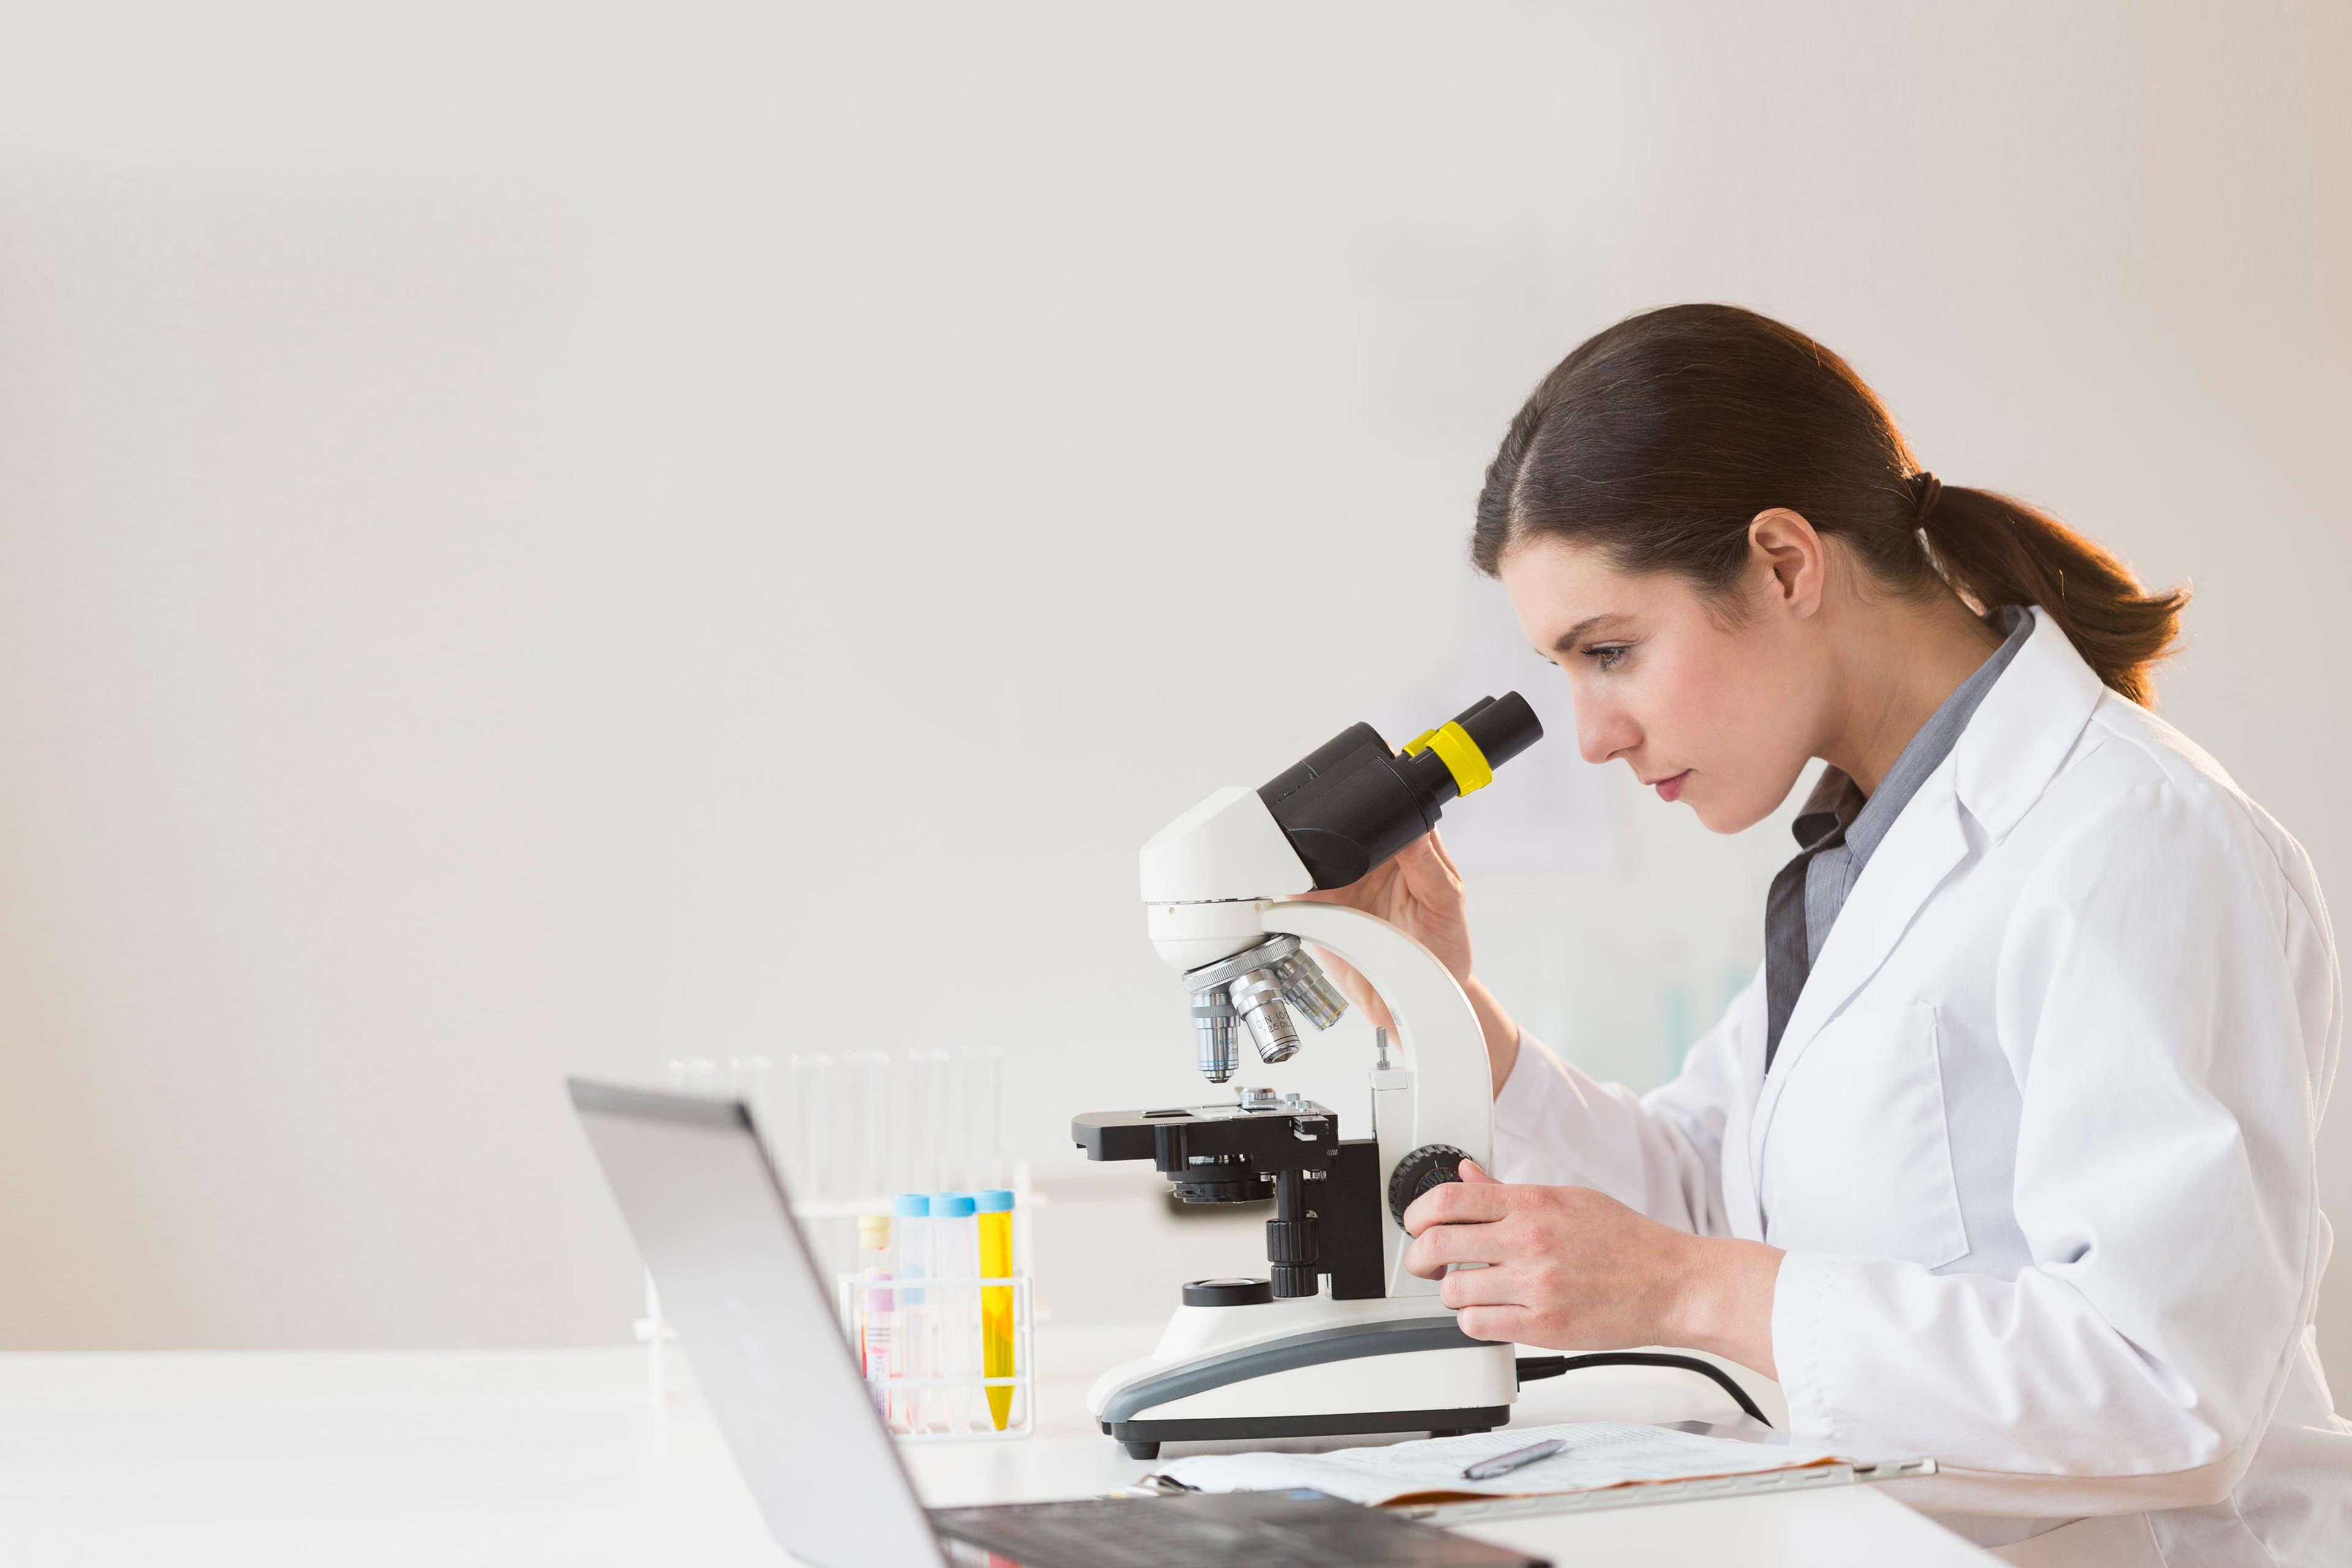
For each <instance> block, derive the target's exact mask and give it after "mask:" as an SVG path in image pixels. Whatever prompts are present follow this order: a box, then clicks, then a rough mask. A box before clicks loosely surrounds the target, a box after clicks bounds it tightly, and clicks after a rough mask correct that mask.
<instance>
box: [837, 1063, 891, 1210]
mask: <svg viewBox="0 0 2352 1568" xmlns="http://www.w3.org/2000/svg"><path fill="white" fill-rule="evenodd" d="M841 1062H842V1077H843V1079H844V1082H843V1085H842V1088H843V1090H844V1092H843V1095H842V1106H841V1110H842V1113H843V1114H842V1117H841V1120H840V1131H842V1132H843V1133H844V1134H845V1136H844V1137H843V1140H842V1145H841V1146H840V1147H838V1148H836V1149H835V1163H837V1164H838V1165H839V1166H840V1168H841V1173H842V1180H843V1181H844V1182H845V1184H847V1186H848V1192H847V1193H846V1194H845V1195H846V1196H848V1197H851V1198H854V1199H856V1201H857V1202H859V1203H865V1202H867V1201H869V1200H871V1199H875V1198H878V1197H880V1196H881V1195H883V1194H887V1193H888V1192H889V1190H890V1180H891V1170H890V1131H891V1127H890V1123H891V1121H892V1117H891V1110H892V1109H893V1108H892V1106H891V1103H890V1058H889V1055H888V1054H887V1052H883V1051H852V1052H850V1053H849V1054H848V1055H847V1056H845V1057H844V1058H841Z"/></svg>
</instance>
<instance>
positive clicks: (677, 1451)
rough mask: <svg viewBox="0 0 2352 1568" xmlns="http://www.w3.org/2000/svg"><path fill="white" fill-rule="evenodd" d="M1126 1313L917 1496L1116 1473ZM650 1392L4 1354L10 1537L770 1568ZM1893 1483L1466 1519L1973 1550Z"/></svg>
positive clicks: (1743, 1564) (47, 1559)
mask: <svg viewBox="0 0 2352 1568" xmlns="http://www.w3.org/2000/svg"><path fill="white" fill-rule="evenodd" d="M1136 1332H1137V1331H1128V1333H1127V1334H1126V1335H1125V1336H1124V1337H1122V1336H1121V1335H1119V1334H1118V1333H1115V1332H1106V1333H1092V1334H1081V1333H1078V1332H1076V1331H1063V1332H1061V1333H1059V1334H1056V1333H1055V1331H1054V1330H1052V1329H1050V1328H1041V1329H1040V1331H1039V1359H1040V1364H1041V1366H1042V1367H1043V1368H1045V1371H1046V1372H1047V1373H1055V1372H1057V1371H1058V1372H1059V1373H1060V1375H1049V1376H1046V1377H1045V1378H1043V1379H1042V1380H1041V1384H1040V1391H1039V1411H1040V1420H1039V1423H1038V1431H1037V1433H1036V1435H1035V1436H1033V1437H1031V1438H1029V1439H1026V1440H1024V1441H1020V1442H1013V1443H992V1444H954V1445H949V1444H937V1445H923V1446H908V1447H904V1448H903V1449H902V1451H903V1452H904V1453H905V1454H906V1456H907V1458H908V1466H909V1468H910V1469H911V1470H912V1472H913V1474H914V1476H915V1478H916V1484H917V1486H918V1487H919V1489H920V1490H921V1492H922V1494H923V1498H924V1500H925V1501H927V1502H929V1503H932V1504H935V1505H945V1504H955V1503H968V1502H992V1501H1015V1500H1027V1499H1040V1498H1053V1497H1081V1496H1086V1495H1088V1494H1090V1493H1095V1492H1101V1491H1107V1490H1109V1489H1112V1488H1115V1487H1119V1486H1124V1485H1126V1484H1128V1483H1129V1482H1131V1481H1133V1480H1134V1479H1136V1478H1137V1477H1138V1476H1139V1474H1141V1473H1142V1472H1143V1471H1144V1470H1145V1469H1147V1468H1149V1467H1148V1466H1145V1465H1142V1464H1139V1463H1138V1462H1136V1461H1134V1460H1132V1459H1129V1458H1127V1457H1126V1456H1125V1455H1124V1454H1123V1453H1122V1452H1121V1451H1120V1450H1119V1448H1118V1446H1117V1445H1116V1444H1113V1443H1112V1442H1110V1441H1109V1440H1108V1438H1105V1437H1103V1436H1101V1435H1100V1434H1098V1433H1097V1432H1095V1431H1093V1430H1092V1429H1091V1428H1090V1427H1089V1426H1087V1422H1086V1415H1085V1410H1084V1406H1083V1403H1082V1402H1083V1396H1084V1394H1085V1389H1086V1384H1087V1381H1088V1378H1089V1377H1090V1376H1091V1374H1092V1372H1093V1371H1094V1369H1095V1365H1096V1364H1097V1363H1102V1364H1107V1363H1108V1361H1109V1360H1111V1359H1114V1358H1115V1357H1116V1356H1118V1355H1123V1354H1128V1353H1133V1352H1134V1351H1135V1348H1136V1347H1135V1345H1134V1344H1133V1343H1130V1342H1129V1340H1131V1339H1133V1338H1134V1337H1135V1334H1136ZM1142 1332H1143V1334H1144V1337H1145V1339H1146V1342H1148V1331H1142ZM648 1389H649V1380H648V1377H647V1365H646V1358H645V1352H642V1351H639V1350H636V1349H634V1348H629V1347H614V1348H611V1349H591V1350H549V1351H481V1352H474V1351H463V1352H362V1351H347V1352H259V1353H236V1354H226V1353H220V1354H205V1353H193V1354H168V1355H165V1354H123V1355H100V1354H54V1355H47V1354H45V1355H29V1354H18V1355H5V1356H0V1413H5V1414H0V1521H5V1525H0V1540H5V1544H6V1552H7V1556H8V1558H9V1559H10V1560H11V1561H14V1562H23V1563H52V1564H61V1565H62V1564H84V1563H89V1564H98V1563H104V1564H109V1565H113V1564H120V1563H140V1562H171V1563H237V1564H239V1565H241V1568H269V1565H272V1564H278V1563H287V1564H294V1563H300V1564H303V1565H305V1568H309V1565H310V1564H315V1563H339V1564H347V1565H352V1568H366V1565H372V1564H379V1563H380V1564H385V1565H387V1568H389V1565H392V1564H398V1565H399V1568H416V1565H417V1564H419V1563H433V1564H435V1565H436V1568H460V1565H466V1564H475V1563H480V1564H485V1565H487V1564H493V1563H495V1564H498V1565H499V1568H509V1565H512V1564H517V1563H566V1564H581V1565H583V1568H603V1565H607V1564H609V1565H612V1568H622V1565H629V1568H640V1565H646V1564H667V1563H679V1564H684V1563H694V1564H698V1565H709V1568H730V1565H733V1564H747V1565H748V1564H758V1565H760V1568H780V1565H781V1564H782V1563H784V1562H785V1561H786V1560H785V1558H784V1556H783V1553H782V1552H781V1551H780V1550H779V1549H778V1548H777V1547H776V1546H775V1545H774V1543H773V1542H772V1541H771V1540H770V1538H769V1536H768V1533H767V1531H766V1529H765V1527H764V1525H763V1524H762V1522H761V1519H760V1516H759V1513H758V1510H756V1509H755V1508H754V1506H753V1504H752V1501H751V1494H750V1493H749V1491H748V1490H747V1489H745V1487H744V1485H743V1482H742V1479H741V1478H740V1476H739V1475H738V1474H737V1473H736V1470H735V1468H734V1464H733V1462H732V1460H731V1459H730V1458H729V1456H728V1454H727V1451H726V1448H725V1447H724V1445H723V1444H722V1443H721V1442H720V1440H719V1433H718V1430H717V1428H716V1427H715V1426H713V1425H712V1423H711V1421H710V1417H709V1412H708V1411H707V1410H706V1409H705V1407H704V1406H703V1405H702V1404H701V1402H700V1401H699V1399H698V1398H696V1397H695V1396H694V1394H692V1391H691V1389H690V1388H688V1389H685V1390H681V1391H677V1392H674V1393H673V1394H672V1395H671V1396H670V1397H669V1398H668V1399H667V1401H666V1402H665V1403H664V1404H662V1405H655V1404H654V1403H653V1402H652V1400H651V1398H650V1396H649V1393H648ZM1726 1411H1727V1407H1726V1406H1725V1405H1722V1404H1721V1403H1720V1395H1719V1394H1714V1393H1713V1392H1712V1391H1711V1390H1710V1389H1709V1387H1708V1385H1706V1384H1703V1383H1701V1382H1699V1381H1698V1380H1696V1379H1691V1378H1685V1377H1683V1376H1682V1375H1681V1374H1677V1373H1648V1372H1641V1371H1635V1370H1632V1369H1628V1370H1626V1371H1623V1372H1618V1371H1614V1370H1612V1371H1608V1372H1592V1373H1579V1374H1575V1375H1574V1376H1571V1377H1569V1378H1561V1379H1556V1380H1553V1381H1551V1382H1549V1383H1542V1384H1532V1385H1530V1386H1529V1388H1528V1390H1527V1391H1526V1394H1525V1397H1524V1399H1523V1402H1522V1406H1521V1415H1520V1417H1519V1423H1520V1424H1525V1425H1534V1424H1538V1423H1541V1422H1545V1421H1563V1420H1579V1419H1591V1420H1601V1419H1645V1420H1684V1419H1691V1418H1700V1419H1720V1418H1724V1416H1725V1415H1726ZM1296 1446H1298V1447H1341V1446H1344V1444H1343V1443H1342V1442H1341V1441H1327V1442H1322V1443H1302V1444H1298V1445H1296ZM1172 1451H1175V1450H1171V1452H1172ZM1182 1451H1186V1452H1197V1451H1202V1450H1200V1449H1198V1448H1187V1449H1185V1450H1182ZM1892 1485H1894V1486H1899V1485H1901V1483H1900V1482H1896V1483H1892ZM1889 1490H1890V1489H1889V1487H1887V1486H1853V1487H1834V1488H1826V1489H1822V1490H1819V1491H1811V1492H1801V1493H1796V1494H1792V1495H1788V1496H1766V1497H1754V1498H1730V1499H1722V1500H1711V1501H1705V1502H1688V1503H1675V1504H1667V1505H1663V1506H1659V1507H1650V1508H1630V1509H1618V1510H1609V1511H1605V1512H1599V1513H1585V1514H1572V1515H1561V1516H1553V1517H1549V1518H1546V1517H1534V1518H1525V1519H1518V1520H1512V1521H1501V1522H1496V1523H1491V1524H1486V1525H1482V1526H1479V1527H1477V1528H1476V1530H1475V1531H1474V1533H1476V1534H1478V1535H1482V1536H1485V1537H1486V1538H1487V1539H1489V1540H1494V1541H1497V1542H1508V1543H1510V1544H1512V1545H1516V1546H1519V1547H1522V1548H1525V1549H1526V1550H1528V1551H1529V1552H1537V1553H1539V1554H1546V1555H1549V1556H1552V1557H1554V1558H1556V1559H1557V1560H1558V1561H1559V1562H1560V1563H1564V1564H1565V1563H1612V1564H1638V1563H1698V1562H1706V1561H1709V1560H1714V1559H1720V1560H1722V1561H1725V1562H1727V1563H1738V1565H1739V1568H1764V1565H1767V1564H1772V1563H1804V1564H1807V1565H1808V1568H1833V1565H1835V1564H1839V1563H1857V1564H1859V1563H1872V1564H1876V1563H1889V1562H1902V1563H1916V1564H1924V1565H1933V1564H1937V1563H1954V1564H1958V1563H1983V1562H1985V1561H1986V1559H1985V1558H1984V1557H1983V1556H1982V1555H1981V1554H1979V1552H1976V1551H1975V1550H1974V1549H1973V1548H1970V1547H1969V1546H1967V1545H1966V1544H1964V1543H1963V1542H1960V1541H1959V1540H1958V1538H1956V1537H1954V1536H1952V1535H1950V1534H1949V1533H1948V1532H1947V1531H1943V1530H1941V1529H1938V1528H1937V1526H1935V1525H1933V1524H1931V1523H1929V1522H1928V1521H1926V1520H1925V1519H1922V1518H1920V1517H1919V1516H1918V1515H1916V1514H1915V1513H1913V1512H1912V1511H1911V1510H1908V1509H1906V1508H1905V1507H1904V1506H1903V1505H1902V1504H1901V1503H1899V1502H1897V1501H1896V1500H1895V1499H1894V1497H1892V1496H1891V1495H1889Z"/></svg>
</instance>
